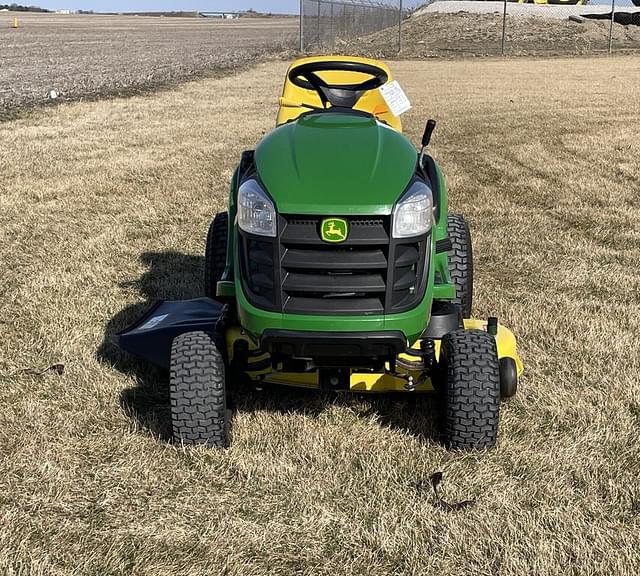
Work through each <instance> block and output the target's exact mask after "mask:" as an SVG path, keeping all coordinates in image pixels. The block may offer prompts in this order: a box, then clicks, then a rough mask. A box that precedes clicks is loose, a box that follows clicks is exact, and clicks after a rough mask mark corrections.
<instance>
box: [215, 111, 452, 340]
mask: <svg viewBox="0 0 640 576" xmlns="http://www.w3.org/2000/svg"><path fill="white" fill-rule="evenodd" d="M336 142H337V143H339V145H338V146H336ZM255 162H256V167H257V169H258V174H259V176H260V179H261V181H262V183H263V184H264V186H265V187H266V189H267V191H268V192H269V194H270V195H271V197H272V198H273V200H274V202H275V204H276V209H277V210H278V212H280V213H285V214H314V215H320V216H327V217H334V216H343V215H344V216H348V215H377V214H390V213H391V212H392V210H393V206H394V204H395V203H396V202H397V200H398V199H399V198H400V196H401V195H402V194H403V192H404V191H405V189H406V187H407V185H408V183H409V182H410V180H411V178H412V177H413V175H414V173H415V169H416V164H417V153H416V150H415V148H414V147H413V146H412V145H411V143H410V142H409V141H408V140H407V139H406V138H405V137H404V136H402V135H401V134H399V133H397V132H395V131H394V130H392V129H390V128H388V127H385V126H384V125H381V124H380V123H378V122H376V121H375V120H373V119H371V118H366V117H362V116H347V115H345V114H335V113H334V114H331V113H324V114H322V115H315V116H314V115H311V116H306V117H303V118H301V119H299V120H298V121H296V122H291V123H289V124H285V125H283V126H280V127H279V128H277V129H275V130H274V131H273V132H271V134H269V135H268V136H266V137H265V139H264V140H262V142H261V143H260V144H259V145H258V147H257V149H256V153H255ZM436 173H437V182H432V185H433V186H434V190H433V193H434V195H438V202H439V205H440V217H439V219H438V221H437V222H436V223H435V224H434V228H433V234H432V240H433V241H432V245H431V253H430V259H429V272H428V274H429V276H428V280H427V289H426V291H425V294H424V297H423V299H422V300H421V301H420V303H419V304H418V305H417V306H416V307H415V308H414V309H412V310H409V311H407V312H403V313H400V314H388V315H360V316H343V315H337V316H326V315H315V314H282V313H278V312H270V311H266V310H262V309H260V308H256V307H255V306H253V305H252V304H250V303H249V302H248V300H247V299H246V297H245V295H244V294H243V291H242V287H241V284H240V279H239V278H240V276H239V275H240V271H239V269H238V262H237V258H235V253H236V250H237V244H236V243H237V234H236V228H235V227H236V222H235V220H236V199H237V192H238V186H239V184H240V182H239V178H240V174H239V170H236V172H235V173H234V175H233V178H232V180H231V190H230V194H229V205H228V213H229V236H228V249H227V266H226V269H225V273H224V275H223V280H222V281H221V282H219V283H218V287H217V294H218V296H221V297H227V298H233V297H235V299H236V307H237V313H238V318H239V320H240V324H241V326H242V328H243V329H244V330H246V331H247V333H248V334H250V335H251V336H252V337H253V338H254V339H256V340H258V339H259V338H260V335H261V334H262V332H264V330H267V329H283V330H296V331H314V332H322V331H326V332H368V331H380V330H400V331H401V332H403V333H404V334H405V336H406V337H407V340H408V341H409V343H410V344H413V343H414V342H415V341H416V340H417V339H418V338H419V336H420V335H421V333H422V332H423V330H424V329H425V327H426V325H427V324H428V322H429V318H430V312H431V306H432V304H433V300H434V299H439V300H446V299H452V298H455V287H454V285H453V284H452V283H451V277H450V275H449V269H448V266H449V263H448V256H447V253H446V252H442V253H440V254H436V253H435V242H436V241H437V240H442V239H444V238H446V237H447V235H448V230H447V212H448V201H447V193H446V186H445V181H444V177H443V174H442V171H441V169H440V167H439V166H438V165H437V163H436Z"/></svg>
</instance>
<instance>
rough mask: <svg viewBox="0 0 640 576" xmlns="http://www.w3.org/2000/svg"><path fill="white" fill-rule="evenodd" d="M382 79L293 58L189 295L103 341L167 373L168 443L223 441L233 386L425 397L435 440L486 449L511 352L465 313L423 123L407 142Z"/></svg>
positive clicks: (451, 224) (459, 219)
mask: <svg viewBox="0 0 640 576" xmlns="http://www.w3.org/2000/svg"><path fill="white" fill-rule="evenodd" d="M397 88H399V87H398V85H397V82H395V81H394V80H393V78H392V75H391V72H390V70H389V68H388V67H387V66H386V65H385V64H383V63H382V62H378V61H375V60H369V59H364V58H354V57H342V56H331V57H329V56H323V57H313V58H304V59H301V60H298V61H296V62H294V63H293V64H292V65H291V66H290V68H289V70H288V71H287V75H286V79H285V84H284V91H283V95H282V97H281V98H280V109H279V113H278V119H277V126H276V128H275V129H274V130H273V131H272V132H271V133H269V134H267V135H266V136H265V137H264V138H263V139H262V141H261V142H260V143H259V144H258V145H257V147H256V149H255V150H250V151H246V152H244V153H243V154H242V157H241V159H240V163H239V165H238V166H237V169H236V170H235V173H234V175H233V178H232V181H231V190H230V194H229V201H228V210H227V211H226V212H222V213H219V214H217V215H216V216H215V217H214V218H213V221H212V223H211V227H210V229H209V233H208V237H207V242H206V251H205V278H204V297H203V298H197V299H194V300H185V301H173V302H169V301H161V302H158V303H156V304H154V305H153V306H152V307H151V309H150V310H148V311H147V313H146V314H145V315H144V316H143V317H142V318H141V319H140V320H138V321H137V322H136V323H135V324H134V325H133V326H131V327H129V328H128V329H126V330H125V331H123V332H121V333H120V334H118V335H117V341H118V344H119V346H120V347H121V348H122V349H124V350H126V351H128V352H130V353H132V354H134V355H137V356H139V357H142V358H144V359H146V360H148V361H151V362H153V363H155V364H157V365H159V366H161V367H164V368H168V369H169V370H170V397H171V418H172V424H173V435H174V439H175V441H177V442H179V443H183V444H205V445H208V446H212V447H225V446H227V445H228V443H229V440H230V411H229V410H228V394H229V392H230V390H233V388H234V386H235V385H236V383H237V382H239V381H240V380H241V379H249V380H251V381H252V382H253V383H255V385H256V386H259V387H260V388H261V389H262V390H267V391H268V389H269V386H273V385H287V386H303V387H309V388H316V389H321V390H328V391H336V392H339V391H350V392H356V393H389V392H403V393H406V394H419V393H423V392H429V393H432V394H435V395H436V396H437V398H438V399H439V406H441V411H440V413H441V420H442V426H441V432H442V440H443V442H444V444H445V445H446V446H448V447H449V448H451V449H473V448H487V447H491V446H493V445H494V444H495V442H496V437H497V432H498V419H499V411H500V400H501V398H508V397H510V396H512V395H513V394H514V393H515V392H516V389H517V383H518V378H519V377H520V375H521V374H522V371H523V366H522V362H521V361H520V358H519V357H518V355H517V353H516V341H515V337H514V335H513V334H512V333H511V332H510V331H509V330H508V329H507V328H506V327H504V326H502V325H501V324H500V323H498V321H497V319H496V318H494V317H490V318H487V319H484V320H483V319H473V318H471V307H472V292H473V257H472V244H471V237H470V233H469V227H468V225H467V223H466V221H465V219H464V217H463V216H462V215H460V214H454V213H450V212H449V211H448V200H447V191H446V188H445V183H444V178H443V174H442V172H441V170H440V167H439V166H438V164H437V163H436V162H435V161H434V159H433V158H432V157H431V156H430V155H429V154H428V153H427V151H426V148H427V146H428V144H429V142H430V139H431V135H432V132H433V130H434V128H435V122H434V121H433V120H430V121H428V122H427V124H426V129H425V131H424V135H423V138H422V146H421V149H419V150H417V149H416V148H415V147H414V146H413V145H412V144H411V142H410V141H409V140H408V139H407V138H406V137H405V136H403V135H402V124H401V121H400V118H399V116H398V115H396V113H397V110H395V113H394V109H397V101H398V92H397ZM394 90H395V92H394V94H395V96H394V95H393V94H392V95H391V96H389V94H390V93H392V92H393V91H394ZM400 96H402V94H401V95H400ZM394 98H395V100H394ZM400 99H401V98H400Z"/></svg>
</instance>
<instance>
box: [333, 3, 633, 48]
mask: <svg viewBox="0 0 640 576" xmlns="http://www.w3.org/2000/svg"><path fill="white" fill-rule="evenodd" d="M608 37H609V22H608V21H602V20H600V21H586V22H583V23H577V22H571V21H569V20H554V19H549V18H540V17H534V16H515V15H513V16H507V34H506V42H505V52H506V53H507V54H514V55H527V54H531V55H560V54H589V53H594V52H599V51H605V50H607V49H608V45H609V44H608ZM397 42H398V30H397V28H389V29H386V30H382V31H380V32H376V33H375V34H371V35H369V36H364V37H361V38H358V39H356V40H353V41H346V42H342V41H338V43H337V46H336V47H337V48H338V49H340V50H341V51H349V52H355V53H359V54H362V55H366V56H371V57H390V56H391V57H393V56H397V55H398V43H397ZM501 43H502V16H501V15H498V14H469V13H465V12H460V13H457V14H440V13H427V14H424V15H421V16H418V17H414V18H410V19H408V20H407V21H406V22H405V23H404V27H403V47H402V51H401V52H400V56H401V57H403V58H430V57H436V56H488V55H495V54H500V52H501ZM613 45H614V48H615V49H616V50H619V49H640V27H637V26H622V25H620V24H614V36H613Z"/></svg>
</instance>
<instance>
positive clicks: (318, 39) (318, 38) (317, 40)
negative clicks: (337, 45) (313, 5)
mask: <svg viewBox="0 0 640 576" xmlns="http://www.w3.org/2000/svg"><path fill="white" fill-rule="evenodd" d="M320 8H321V6H320V0H318V37H317V39H316V42H317V46H320Z"/></svg>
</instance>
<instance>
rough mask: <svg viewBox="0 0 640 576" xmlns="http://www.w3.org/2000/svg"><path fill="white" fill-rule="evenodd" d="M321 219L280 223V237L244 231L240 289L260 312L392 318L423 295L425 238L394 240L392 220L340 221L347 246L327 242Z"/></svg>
mask: <svg viewBox="0 0 640 576" xmlns="http://www.w3.org/2000/svg"><path fill="white" fill-rule="evenodd" d="M323 219H324V217H312V216H282V215H281V216H280V217H279V220H278V230H279V236H278V238H273V239H265V238H258V237H255V236H251V237H249V236H248V235H246V234H245V233H243V232H241V233H240V234H241V236H240V242H239V245H240V247H241V269H242V282H243V288H244V289H245V291H246V292H247V297H248V298H249V300H250V301H251V302H252V303H253V304H255V305H256V306H259V307H261V308H266V309H269V310H277V311H282V312H286V313H295V314H367V315H371V314H389V313H397V312H402V311H405V310H408V309H410V308H411V307H413V306H415V305H416V304H417V303H418V301H419V300H420V299H421V298H422V296H423V294H424V289H425V284H426V271H427V258H428V247H429V240H430V237H429V236H422V237H419V238H410V239H406V240H396V239H393V238H391V230H390V225H391V218H390V217H389V216H382V217H374V218H367V217H361V216H356V217H344V219H345V220H347V222H348V224H349V234H348V238H347V240H346V241H344V242H342V243H339V244H332V243H327V242H324V241H323V240H322V239H321V237H320V226H321V222H322V220H323Z"/></svg>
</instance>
